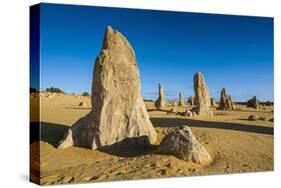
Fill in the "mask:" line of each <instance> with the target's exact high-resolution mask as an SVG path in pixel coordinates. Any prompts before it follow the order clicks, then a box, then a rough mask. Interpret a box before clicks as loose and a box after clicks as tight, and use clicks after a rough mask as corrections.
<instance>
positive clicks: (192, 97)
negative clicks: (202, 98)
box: [188, 96, 195, 106]
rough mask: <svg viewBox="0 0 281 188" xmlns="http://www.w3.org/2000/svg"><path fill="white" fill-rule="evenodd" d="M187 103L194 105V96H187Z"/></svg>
mask: <svg viewBox="0 0 281 188" xmlns="http://www.w3.org/2000/svg"><path fill="white" fill-rule="evenodd" d="M188 103H189V104H190V106H194V105H195V97H194V96H190V97H189V98H188Z"/></svg>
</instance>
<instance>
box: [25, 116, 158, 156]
mask: <svg viewBox="0 0 281 188" xmlns="http://www.w3.org/2000/svg"><path fill="white" fill-rule="evenodd" d="M40 127H41V128H40ZM68 129H69V127H68V126H66V125H60V124H54V123H47V122H40V123H39V122H32V123H30V144H32V143H33V142H37V141H44V142H47V143H49V144H51V145H52V146H53V147H55V148H57V146H58V144H59V142H60V141H61V140H62V139H63V138H64V135H65V134H66V133H67V131H68ZM40 135H41V136H40ZM155 148H156V146H155V145H151V144H150V142H149V139H148V137H147V136H140V137H136V138H130V139H124V140H122V141H121V142H118V143H115V144H112V145H109V146H104V147H101V148H99V149H98V150H99V151H101V152H104V153H108V154H111V155H116V156H120V157H134V156H139V155H144V154H148V153H151V152H153V150H154V149H155ZM86 149H89V148H86Z"/></svg>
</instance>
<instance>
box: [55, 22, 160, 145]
mask: <svg viewBox="0 0 281 188" xmlns="http://www.w3.org/2000/svg"><path fill="white" fill-rule="evenodd" d="M91 101H92V104H94V105H92V106H93V108H92V110H91V112H89V113H88V114H87V115H86V116H85V117H83V118H81V119H79V120H78V121H77V122H76V123H75V124H74V125H73V126H72V127H71V128H70V129H69V131H68V133H67V134H66V136H65V138H64V139H63V140H62V141H61V142H60V144H59V148H67V147H70V146H72V145H75V146H82V147H88V148H91V149H96V148H99V147H102V146H109V145H113V144H117V143H123V142H122V141H124V140H128V139H129V140H130V139H140V140H143V142H146V143H147V142H150V143H154V142H155V141H156V136H157V135H156V132H155V130H154V128H153V126H152V124H151V122H150V119H149V116H148V113H147V110H146V107H145V104H144V101H143V98H142V96H141V88H140V78H139V71H138V67H137V64H136V59H135V53H134V50H133V48H132V47H131V45H130V44H129V42H128V41H127V40H126V38H125V37H124V36H123V35H122V34H121V33H119V32H118V31H116V30H113V29H112V28H111V27H107V30H106V33H105V37H104V40H103V47H102V50H101V52H100V54H99V55H98V57H97V59H96V62H95V67H94V73H93V82H92V97H91ZM138 143H140V142H138Z"/></svg>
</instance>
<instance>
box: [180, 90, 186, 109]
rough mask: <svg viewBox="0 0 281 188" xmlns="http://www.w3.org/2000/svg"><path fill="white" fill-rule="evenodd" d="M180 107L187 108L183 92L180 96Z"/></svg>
mask: <svg viewBox="0 0 281 188" xmlns="http://www.w3.org/2000/svg"><path fill="white" fill-rule="evenodd" d="M179 106H185V104H184V96H183V93H182V92H180V94H179Z"/></svg>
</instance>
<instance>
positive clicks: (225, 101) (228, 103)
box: [218, 88, 236, 110]
mask: <svg viewBox="0 0 281 188" xmlns="http://www.w3.org/2000/svg"><path fill="white" fill-rule="evenodd" d="M218 110H236V107H235V105H234V103H233V101H232V98H231V96H230V95H227V93H226V89H225V88H223V89H222V90H221V96H220V103H219V107H218Z"/></svg>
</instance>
